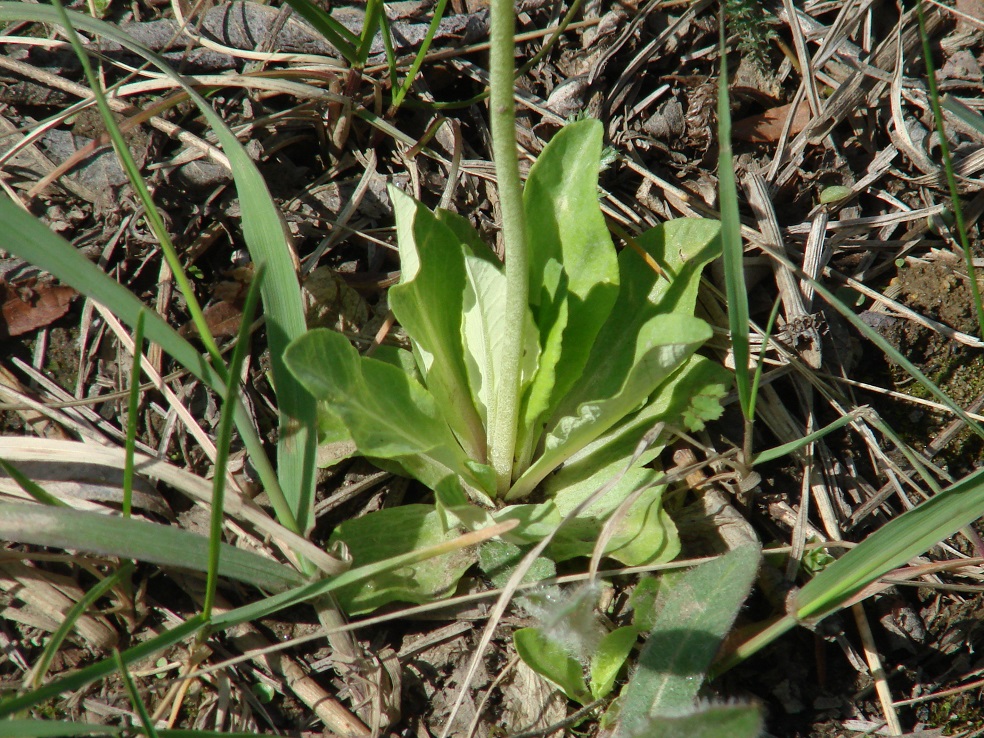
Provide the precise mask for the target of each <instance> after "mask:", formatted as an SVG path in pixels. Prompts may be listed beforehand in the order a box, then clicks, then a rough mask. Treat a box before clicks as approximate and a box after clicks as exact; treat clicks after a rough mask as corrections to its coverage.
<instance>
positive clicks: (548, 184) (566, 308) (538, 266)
mask: <svg viewBox="0 0 984 738" xmlns="http://www.w3.org/2000/svg"><path fill="white" fill-rule="evenodd" d="M602 137H603V128H602V125H601V123H600V122H599V121H597V120H584V121H580V122H578V123H572V124H570V125H567V126H565V127H564V128H562V129H561V130H560V131H559V132H558V133H557V134H556V135H555V136H554V137H553V138H552V139H551V141H550V144H549V145H548V146H547V147H546V148H545V149H544V151H543V153H542V154H541V155H540V157H539V158H538V159H537V160H536V163H535V164H534V165H533V167H532V168H531V169H530V173H529V177H528V178H527V180H526V188H525V189H524V191H523V208H524V210H525V211H526V228H527V232H528V239H529V244H530V259H529V266H530V306H531V308H532V309H533V317H534V320H535V321H536V325H537V328H538V331H539V334H540V345H541V347H542V350H543V354H542V356H541V359H540V365H539V370H538V372H537V376H536V378H535V379H534V382H533V386H532V387H531V389H530V392H529V396H528V397H527V399H526V403H525V408H524V411H523V412H524V415H523V418H524V425H523V427H522V428H521V431H522V432H523V433H524V434H525V438H526V440H525V441H524V440H523V438H521V439H520V444H521V445H525V446H526V447H527V448H528V449H531V448H532V447H533V446H535V445H536V442H537V440H538V439H539V437H540V432H541V429H542V427H543V424H544V422H545V420H546V418H547V417H549V416H550V414H552V411H553V409H554V408H556V407H557V405H558V404H559V402H560V401H561V399H562V398H563V397H564V395H565V394H566V393H567V391H568V390H569V389H570V388H571V386H572V385H573V384H574V382H575V381H576V380H577V378H578V376H579V375H580V373H581V370H582V369H583V368H584V365H585V363H586V361H587V359H588V353H589V351H590V350H591V346H592V344H593V343H594V341H595V337H596V336H597V335H598V333H599V331H600V329H601V326H602V324H603V323H604V322H605V320H606V319H607V318H608V315H609V313H610V312H611V310H612V306H613V305H614V304H615V299H616V295H617V294H618V281H619V270H618V264H617V260H616V255H615V248H614V246H613V244H612V239H611V236H610V235H609V233H608V227H607V226H606V225H605V219H604V216H603V215H602V213H601V208H600V207H599V205H598V169H599V163H600V161H601V150H602Z"/></svg>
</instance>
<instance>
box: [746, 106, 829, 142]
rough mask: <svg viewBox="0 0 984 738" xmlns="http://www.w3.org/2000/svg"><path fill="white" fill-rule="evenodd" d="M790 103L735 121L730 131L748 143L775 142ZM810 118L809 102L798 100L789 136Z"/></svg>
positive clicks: (807, 122)
mask: <svg viewBox="0 0 984 738" xmlns="http://www.w3.org/2000/svg"><path fill="white" fill-rule="evenodd" d="M791 109H792V104H789V105H781V106H779V107H778V108H772V109H770V110H766V111H765V112H764V113H760V114H759V115H752V116H749V117H748V118H743V119H742V120H739V121H736V122H735V124H734V127H733V128H732V129H731V133H732V135H733V136H734V138H735V140H737V141H748V142H749V143H775V142H776V141H778V140H779V136H781V135H782V129H783V126H785V125H786V118H788V117H789V111H790V110H791ZM810 119H811V113H810V103H809V102H808V101H807V100H803V101H802V102H800V104H799V107H798V108H796V112H795V113H794V114H793V126H792V128H790V130H789V135H790V136H795V135H796V134H797V133H799V132H800V131H802V130H803V129H804V128H806V126H807V124H809V122H810Z"/></svg>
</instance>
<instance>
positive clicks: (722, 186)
mask: <svg viewBox="0 0 984 738" xmlns="http://www.w3.org/2000/svg"><path fill="white" fill-rule="evenodd" d="M720 48H721V74H720V77H719V79H718V104H717V113H718V146H719V148H720V153H719V154H718V199H719V201H720V205H721V242H722V244H723V245H724V284H725V294H726V296H727V300H728V327H729V328H730V329H731V348H732V351H733V352H734V358H735V381H736V384H737V389H738V402H739V404H740V405H741V411H742V414H743V415H744V416H745V418H746V419H750V418H751V410H752V382H751V377H750V376H749V370H748V362H749V357H750V355H751V353H750V350H749V346H748V293H747V290H746V287H745V260H744V257H745V254H744V250H743V249H742V244H741V220H740V217H739V215H738V188H737V186H736V184H735V170H734V154H733V152H732V150H731V105H730V101H729V99H728V55H727V53H725V40H724V11H723V10H722V12H721V44H720Z"/></svg>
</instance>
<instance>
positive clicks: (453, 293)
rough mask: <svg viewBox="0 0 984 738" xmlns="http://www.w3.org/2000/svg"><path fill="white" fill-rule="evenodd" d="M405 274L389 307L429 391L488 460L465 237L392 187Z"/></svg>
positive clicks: (471, 451) (476, 455) (473, 452)
mask: <svg viewBox="0 0 984 738" xmlns="http://www.w3.org/2000/svg"><path fill="white" fill-rule="evenodd" d="M389 194H390V199H391V201H392V202H393V211H394V214H395V215H396V231H397V239H398V241H399V247H400V262H401V268H402V276H401V281H400V284H398V285H396V286H394V287H392V288H390V291H389V298H388V299H389V304H390V308H392V310H393V314H394V315H395V316H396V317H397V319H398V320H399V321H400V323H401V325H402V326H403V327H404V329H405V330H406V332H407V334H408V335H409V336H410V338H411V339H412V340H413V342H414V348H415V350H417V352H418V353H419V357H420V362H421V364H422V367H421V370H422V373H423V374H424V380H425V383H426V385H427V388H428V389H429V390H430V392H431V393H432V395H433V396H434V398H435V399H437V401H438V407H439V409H440V410H441V412H442V414H443V415H444V417H445V420H446V421H447V423H448V425H450V426H451V428H452V429H453V430H454V432H455V434H456V435H457V437H458V439H459V440H460V441H461V443H462V445H463V446H464V447H465V449H466V450H467V452H468V455H469V456H470V457H471V458H473V459H475V460H476V461H482V462H484V461H485V460H486V438H485V426H484V424H483V423H482V420H481V417H480V416H479V413H478V410H477V409H476V407H475V404H474V402H473V401H472V396H471V391H470V389H469V383H468V374H467V370H466V368H465V360H464V347H463V345H462V339H461V315H462V310H463V300H464V291H465V263H464V253H463V250H462V246H461V243H460V240H459V238H458V237H457V236H456V235H455V233H454V231H452V230H451V229H450V228H448V226H446V225H445V224H444V223H442V222H441V221H440V220H438V218H437V216H435V215H434V213H432V212H431V211H430V210H428V209H427V208H426V207H425V206H424V205H422V204H421V203H418V202H416V201H415V200H414V199H413V198H411V197H410V196H409V195H406V194H405V193H403V192H402V191H400V190H398V189H397V188H395V187H390V188H389Z"/></svg>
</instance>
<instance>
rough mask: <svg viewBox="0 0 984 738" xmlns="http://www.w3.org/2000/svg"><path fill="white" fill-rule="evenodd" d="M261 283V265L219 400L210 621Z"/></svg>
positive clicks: (207, 601) (206, 609) (207, 609)
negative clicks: (235, 430)
mask: <svg viewBox="0 0 984 738" xmlns="http://www.w3.org/2000/svg"><path fill="white" fill-rule="evenodd" d="M261 284H263V265H262V264H261V265H260V266H259V267H258V268H257V270H256V274H255V275H254V276H253V283H252V284H251V285H250V286H249V292H247V293H246V302H245V304H244V305H243V313H242V320H241V321H240V323H239V332H238V335H237V336H236V339H237V340H236V348H235V349H234V350H233V352H232V360H231V361H230V362H229V377H230V379H229V383H228V384H227V385H226V395H225V397H224V398H223V401H222V417H221V418H220V419H219V431H218V434H217V435H216V439H215V449H216V455H215V470H214V474H213V477H212V511H211V518H210V524H209V535H208V579H207V580H206V583H205V602H204V605H203V606H202V611H203V612H204V613H205V617H206V618H209V619H211V617H212V606H213V605H214V604H215V590H216V588H217V587H218V578H219V555H220V552H221V550H222V545H221V544H222V521H223V519H224V503H225V485H226V467H227V466H228V461H229V446H230V445H231V444H232V425H233V421H234V418H235V408H236V405H237V404H238V403H239V374H240V372H241V370H242V366H243V362H244V361H245V360H246V352H247V349H248V347H249V330H250V325H251V324H252V322H253V316H254V315H255V314H256V306H257V303H258V302H259V300H260V289H259V288H260V285H261Z"/></svg>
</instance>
